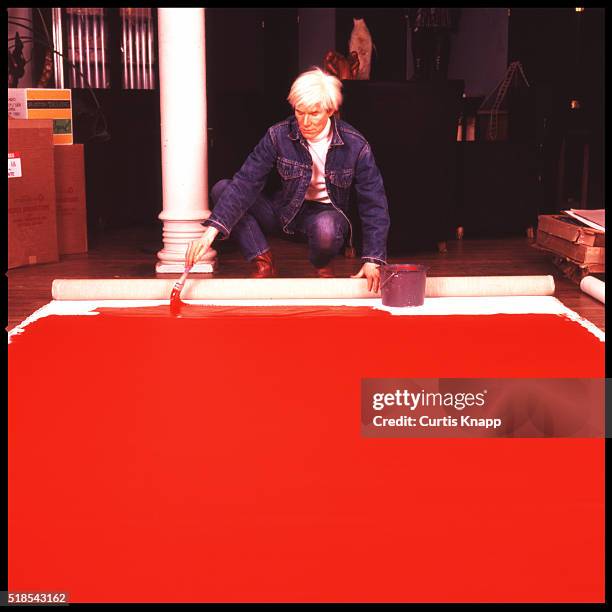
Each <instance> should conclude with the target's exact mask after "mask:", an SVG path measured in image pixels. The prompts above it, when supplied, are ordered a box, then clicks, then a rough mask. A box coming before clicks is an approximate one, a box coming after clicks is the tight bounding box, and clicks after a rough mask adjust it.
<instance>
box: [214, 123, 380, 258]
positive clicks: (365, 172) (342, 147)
mask: <svg viewBox="0 0 612 612" xmlns="http://www.w3.org/2000/svg"><path fill="white" fill-rule="evenodd" d="M332 130H333V136H332V140H331V143H330V146H329V150H328V152H327V158H326V160H325V185H326V187H327V193H328V195H329V199H330V200H331V202H332V206H333V207H334V208H335V209H336V210H338V211H339V212H341V213H342V214H343V215H344V216H345V218H346V219H347V221H349V220H348V217H347V213H348V208H349V196H350V191H351V188H354V189H355V194H356V202H357V209H358V211H359V217H360V218H361V224H362V231H363V250H362V259H364V260H366V261H372V262H374V263H379V264H380V263H386V260H387V235H388V233H389V225H390V221H389V210H388V204H387V197H386V195H385V189H384V186H383V181H382V177H381V175H380V171H379V170H378V167H377V166H376V162H375V161H374V155H373V154H372V150H371V149H370V145H369V144H368V142H367V140H366V139H365V138H364V137H363V136H362V134H360V133H359V132H358V131H357V130H356V129H355V128H354V127H352V126H351V125H349V124H348V123H346V122H344V121H341V120H339V119H336V118H335V117H332ZM273 168H276V171H277V172H278V174H279V176H280V179H281V184H282V191H281V192H279V193H278V194H277V195H276V196H275V198H274V199H275V201H276V202H277V205H278V208H277V211H278V214H279V218H280V221H281V225H282V228H283V231H285V232H286V233H288V234H292V233H294V232H293V229H292V221H293V220H294V219H295V217H296V216H297V214H298V212H299V210H300V208H301V207H302V204H303V202H304V196H305V195H306V190H307V189H308V186H309V185H310V180H311V178H312V157H311V156H310V152H309V151H308V144H307V142H306V140H305V139H304V137H303V136H302V134H301V132H300V130H299V127H298V124H297V120H296V119H295V117H293V116H290V117H289V118H287V119H286V120H285V121H281V122H280V123H277V124H276V125H273V126H272V127H271V128H269V129H268V131H267V132H266V134H265V136H264V137H263V138H262V139H261V140H260V142H259V143H258V144H257V146H256V147H255V149H254V150H253V151H252V153H251V154H250V155H249V156H248V158H247V159H246V161H245V162H244V164H243V165H242V167H241V168H240V170H239V171H238V172H237V173H236V174H235V175H234V177H233V179H232V182H231V183H230V184H229V185H228V187H227V188H226V189H225V191H224V192H223V194H222V196H221V198H220V199H219V201H218V202H217V204H216V205H215V208H214V210H213V211H212V213H211V215H210V217H209V218H208V219H207V220H206V221H204V223H203V225H212V226H214V227H216V228H217V229H218V230H219V232H220V233H221V234H222V236H223V237H224V238H227V237H228V236H229V234H230V232H231V231H232V228H233V227H234V225H235V224H236V223H238V221H239V220H240V219H241V217H242V216H243V215H244V213H245V212H246V211H247V210H248V209H249V208H250V206H251V205H252V204H253V203H254V202H255V200H256V199H257V197H258V195H259V194H260V192H261V191H262V189H263V188H264V185H265V184H266V181H267V178H268V175H269V173H270V172H271V171H272V169H273ZM349 228H350V231H351V242H352V227H351V223H350V221H349Z"/></svg>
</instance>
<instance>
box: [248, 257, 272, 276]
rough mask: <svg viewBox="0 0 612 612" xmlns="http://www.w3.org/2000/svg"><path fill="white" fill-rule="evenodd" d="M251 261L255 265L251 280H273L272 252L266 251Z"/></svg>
mask: <svg viewBox="0 0 612 612" xmlns="http://www.w3.org/2000/svg"><path fill="white" fill-rule="evenodd" d="M252 261H253V263H254V264H255V270H254V271H253V272H252V274H251V278H273V277H275V276H276V268H275V267H274V260H273V259H272V251H266V252H265V253H262V254H261V255H258V256H257V257H255V259H253V260H252Z"/></svg>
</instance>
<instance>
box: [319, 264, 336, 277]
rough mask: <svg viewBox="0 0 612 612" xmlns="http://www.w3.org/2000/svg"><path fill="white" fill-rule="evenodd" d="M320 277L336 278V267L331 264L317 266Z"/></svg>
mask: <svg viewBox="0 0 612 612" xmlns="http://www.w3.org/2000/svg"><path fill="white" fill-rule="evenodd" d="M316 270H317V274H318V275H319V278H336V275H335V274H334V269H333V268H332V267H331V266H323V267H322V268H316Z"/></svg>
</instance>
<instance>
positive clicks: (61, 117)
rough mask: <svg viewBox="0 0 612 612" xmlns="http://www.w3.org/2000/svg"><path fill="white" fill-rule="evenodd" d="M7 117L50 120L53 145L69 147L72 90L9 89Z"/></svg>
mask: <svg viewBox="0 0 612 612" xmlns="http://www.w3.org/2000/svg"><path fill="white" fill-rule="evenodd" d="M8 116H9V118H13V119H52V120H53V144H56V145H71V144H72V142H73V137H72V90H70V89H43V88H34V89H30V88H25V89H21V88H9V90H8Z"/></svg>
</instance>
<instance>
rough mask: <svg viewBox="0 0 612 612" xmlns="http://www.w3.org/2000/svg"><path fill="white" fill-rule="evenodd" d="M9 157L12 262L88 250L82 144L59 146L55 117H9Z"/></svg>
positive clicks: (54, 258)
mask: <svg viewBox="0 0 612 612" xmlns="http://www.w3.org/2000/svg"><path fill="white" fill-rule="evenodd" d="M8 158H9V159H8V162H9V164H8V167H9V170H8V177H9V178H8V200H9V201H8V267H9V268H16V267H19V266H24V265H30V264H38V263H49V262H54V261H58V259H59V255H61V254H68V253H84V252H86V251H87V215H86V198H85V168H84V157H83V145H80V144H76V145H66V146H54V144H53V121H52V120H51V119H40V120H38V119H9V122H8Z"/></svg>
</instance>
